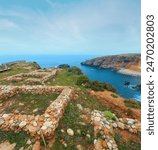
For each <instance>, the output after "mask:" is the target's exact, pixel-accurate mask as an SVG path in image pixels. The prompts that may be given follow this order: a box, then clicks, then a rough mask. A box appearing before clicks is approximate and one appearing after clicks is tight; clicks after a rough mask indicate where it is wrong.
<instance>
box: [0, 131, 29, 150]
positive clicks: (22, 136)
mask: <svg viewBox="0 0 158 150" xmlns="http://www.w3.org/2000/svg"><path fill="white" fill-rule="evenodd" d="M28 139H29V136H28V135H27V133H25V132H19V133H15V132H13V131H1V130H0V143H2V142H5V141H9V142H10V143H16V147H15V150H19V149H20V148H21V147H24V148H27V147H28V145H27V144H26V142H27V140H28Z"/></svg>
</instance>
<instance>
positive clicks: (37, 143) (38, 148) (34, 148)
mask: <svg viewBox="0 0 158 150" xmlns="http://www.w3.org/2000/svg"><path fill="white" fill-rule="evenodd" d="M40 149H41V145H40V142H39V141H36V142H35V144H34V145H33V148H32V150H40Z"/></svg>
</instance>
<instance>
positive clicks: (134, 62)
mask: <svg viewBox="0 0 158 150" xmlns="http://www.w3.org/2000/svg"><path fill="white" fill-rule="evenodd" d="M81 64H82V65H88V66H95V67H99V68H113V69H116V70H122V69H125V70H129V71H134V72H140V70H141V67H140V64H141V55H140V54H124V55H111V56H103V57H97V58H94V59H90V60H87V61H85V62H82V63H81Z"/></svg>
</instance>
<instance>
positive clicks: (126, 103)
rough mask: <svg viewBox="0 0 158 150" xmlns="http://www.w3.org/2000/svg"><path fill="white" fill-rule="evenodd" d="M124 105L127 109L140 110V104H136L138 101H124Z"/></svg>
mask: <svg viewBox="0 0 158 150" xmlns="http://www.w3.org/2000/svg"><path fill="white" fill-rule="evenodd" d="M124 103H125V105H126V106H127V107H131V108H138V109H140V108H141V103H140V102H138V101H134V100H131V99H128V100H125V101H124Z"/></svg>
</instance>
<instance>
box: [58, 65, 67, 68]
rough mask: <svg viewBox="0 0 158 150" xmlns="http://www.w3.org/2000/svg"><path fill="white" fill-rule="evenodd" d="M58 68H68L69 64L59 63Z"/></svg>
mask: <svg viewBox="0 0 158 150" xmlns="http://www.w3.org/2000/svg"><path fill="white" fill-rule="evenodd" d="M58 68H70V66H69V65H68V64H61V65H59V66H58Z"/></svg>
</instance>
